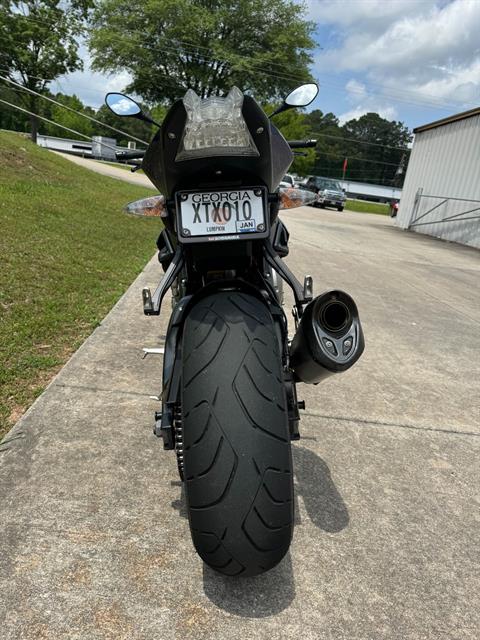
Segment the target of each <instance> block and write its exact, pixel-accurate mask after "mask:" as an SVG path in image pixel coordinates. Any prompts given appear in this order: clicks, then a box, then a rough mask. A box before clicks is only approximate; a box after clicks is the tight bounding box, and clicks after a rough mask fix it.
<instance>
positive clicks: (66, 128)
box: [0, 98, 117, 152]
mask: <svg viewBox="0 0 480 640" xmlns="http://www.w3.org/2000/svg"><path fill="white" fill-rule="evenodd" d="M0 102H3V104H6V105H7V106H8V107H11V108H12V109H17V110H18V111H23V112H24V113H28V115H29V116H34V117H35V118H39V119H40V120H45V122H48V123H50V124H54V125H55V126H56V127H60V129H65V131H70V133H75V134H76V135H77V136H80V137H81V138H85V139H86V140H88V141H89V142H91V141H92V138H91V137H90V136H87V135H85V134H84V133H80V131H75V129H70V127H66V126H65V125H63V124H58V122H54V121H53V120H49V119H48V118H45V116H41V115H39V114H38V113H33V111H28V109H24V108H23V107H19V106H18V105H17V104H12V103H11V102H7V101H6V100H2V99H1V98H0ZM102 145H103V146H104V147H107V149H113V151H115V152H116V151H117V149H116V147H112V146H111V145H109V144H106V143H105V142H102Z"/></svg>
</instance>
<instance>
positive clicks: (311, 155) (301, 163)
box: [265, 106, 315, 176]
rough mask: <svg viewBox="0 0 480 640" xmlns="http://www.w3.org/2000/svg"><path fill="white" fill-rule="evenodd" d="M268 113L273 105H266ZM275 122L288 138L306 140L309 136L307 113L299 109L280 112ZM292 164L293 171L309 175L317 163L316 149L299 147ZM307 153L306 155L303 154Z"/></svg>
mask: <svg viewBox="0 0 480 640" xmlns="http://www.w3.org/2000/svg"><path fill="white" fill-rule="evenodd" d="M265 111H266V113H271V112H272V111H273V107H271V106H268V107H265ZM273 124H274V125H275V126H276V127H277V129H279V130H280V131H281V132H282V135H283V137H284V138H285V139H286V140H306V139H308V138H309V137H311V136H310V135H309V126H308V124H307V118H306V114H305V113H303V112H302V111H300V110H299V109H290V110H289V111H284V112H283V113H279V114H278V115H277V116H275V117H274V118H273ZM297 153H301V154H302V155H296V156H295V159H294V161H293V163H292V166H291V171H293V172H294V173H298V174H299V175H302V176H304V175H308V174H309V173H311V172H312V170H313V166H314V164H315V149H299V150H298V151H297ZM303 154H305V155H303Z"/></svg>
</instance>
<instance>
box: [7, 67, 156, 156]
mask: <svg viewBox="0 0 480 640" xmlns="http://www.w3.org/2000/svg"><path fill="white" fill-rule="evenodd" d="M0 80H4V81H5V82H9V83H10V84H13V85H15V86H17V87H19V88H20V89H22V91H28V93H32V94H34V95H36V96H38V97H40V98H43V99H44V100H48V101H49V102H53V104H56V105H58V106H59V107H62V108H63V109H67V111H71V112H72V113H76V114H78V115H79V116H82V117H83V118H87V120H91V121H92V122H96V123H98V124H100V125H101V126H102V127H106V128H107V129H111V130H112V131H116V132H117V133H121V134H122V135H124V136H127V138H132V139H133V140H136V141H137V142H141V143H142V144H146V145H148V144H149V143H148V142H146V141H145V140H142V139H141V138H137V137H135V136H132V135H131V134H130V133H126V132H125V131H122V130H121V129H117V128H116V127H112V126H110V125H109V124H105V123H104V122H102V121H101V120H97V118H93V117H92V116H89V115H87V114H86V113H82V112H81V111H77V109H73V108H72V107H69V106H67V105H66V104H62V103H61V102H58V101H57V100H54V99H53V98H49V97H48V96H44V95H43V94H41V93H38V91H34V90H33V89H29V88H28V87H24V86H23V85H21V84H20V83H18V82H15V81H14V80H10V78H5V77H4V76H2V75H0ZM57 126H60V125H57Z"/></svg>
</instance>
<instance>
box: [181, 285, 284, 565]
mask: <svg viewBox="0 0 480 640" xmlns="http://www.w3.org/2000/svg"><path fill="white" fill-rule="evenodd" d="M182 360H183V372H182V423H183V443H184V465H185V466H184V477H185V497H186V503H187V511H188V517H189V522H190V530H191V534H192V539H193V543H194V545H195V548H196V550H197V552H198V554H199V555H200V557H201V558H202V559H203V560H204V562H205V563H206V564H208V565H209V566H210V567H212V568H213V569H214V570H216V571H218V572H220V573H223V574H225V575H229V576H235V575H243V576H253V575H257V574H260V573H263V572H264V571H267V570H268V569H271V568H272V567H274V566H275V565H276V564H277V563H278V562H279V561H280V560H281V559H282V558H283V556H284V555H285V553H286V552H287V551H288V548H289V546H290V541H291V538H292V533H293V473H292V455H291V446H290V437H289V429H288V412H287V400H286V394H285V388H284V384H283V380H282V365H281V357H280V352H279V344H278V339H277V335H276V333H275V328H274V322H273V319H272V316H271V314H270V312H269V310H268V308H267V306H266V304H265V303H263V302H262V301H261V300H259V299H257V298H255V297H254V296H252V295H249V294H245V293H240V292H236V291H228V292H227V291H222V292H218V293H215V294H212V295H210V296H208V297H206V298H203V299H202V300H201V301H199V302H198V303H197V304H196V305H195V306H194V307H193V309H192V310H191V311H190V313H189V315H188V317H187V319H186V321H185V325H184V332H183V344H182Z"/></svg>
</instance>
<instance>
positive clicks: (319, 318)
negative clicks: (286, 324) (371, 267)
mask: <svg viewBox="0 0 480 640" xmlns="http://www.w3.org/2000/svg"><path fill="white" fill-rule="evenodd" d="M364 348H365V341H364V339H363V331H362V325H361V324H360V318H359V317H358V310H357V305H356V304H355V302H354V301H353V298H352V297H351V296H349V295H348V293H345V292H344V291H327V292H326V293H322V294H321V295H319V296H317V297H316V298H314V299H313V300H312V301H311V302H310V303H309V304H308V306H307V307H306V308H305V310H304V312H303V315H302V319H301V320H300V323H299V325H298V328H297V332H296V333H295V336H294V338H293V340H292V344H291V347H290V367H291V368H292V369H293V371H294V372H295V375H296V377H297V379H298V380H300V381H301V382H306V383H307V384H317V383H318V382H320V380H323V379H324V378H326V377H327V376H330V375H332V374H334V373H340V372H341V371H346V370H347V369H349V368H350V367H351V366H352V365H353V364H355V362H356V361H357V360H358V359H359V358H360V356H361V355H362V353H363V350H364Z"/></svg>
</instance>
